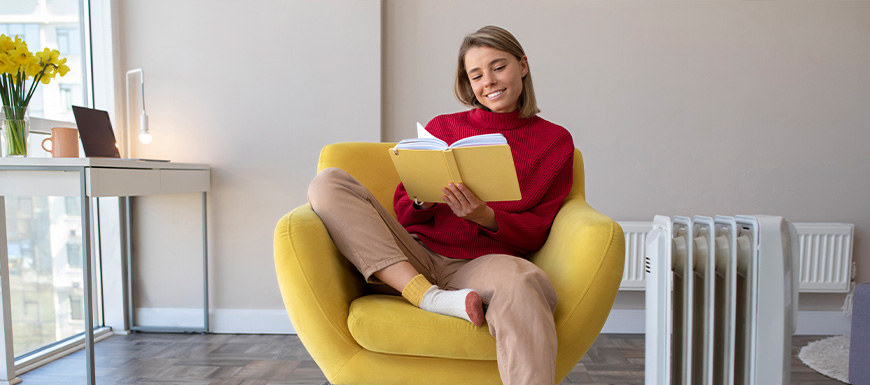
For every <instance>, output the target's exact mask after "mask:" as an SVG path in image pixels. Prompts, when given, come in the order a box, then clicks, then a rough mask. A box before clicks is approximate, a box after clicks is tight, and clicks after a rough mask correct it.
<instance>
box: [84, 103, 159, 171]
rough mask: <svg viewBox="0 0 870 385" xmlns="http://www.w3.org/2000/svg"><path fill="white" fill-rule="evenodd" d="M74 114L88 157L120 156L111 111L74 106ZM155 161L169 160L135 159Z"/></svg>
mask: <svg viewBox="0 0 870 385" xmlns="http://www.w3.org/2000/svg"><path fill="white" fill-rule="evenodd" d="M72 110H73V115H75V118H76V126H78V129H79V137H80V138H81V139H82V148H83V149H84V150H85V156H86V157H88V158H120V157H121V153H120V152H119V151H118V142H117V141H116V140H115V131H114V130H112V121H111V120H110V119H109V113H108V112H106V111H103V110H96V109H93V108H87V107H79V106H72ZM135 160H142V161H153V162H168V160H162V159H135Z"/></svg>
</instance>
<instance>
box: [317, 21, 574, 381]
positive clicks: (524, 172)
mask: <svg viewBox="0 0 870 385" xmlns="http://www.w3.org/2000/svg"><path fill="white" fill-rule="evenodd" d="M454 91H455V93H456V97H457V98H458V99H459V100H460V102H462V103H463V104H465V105H467V106H469V107H471V108H472V109H471V110H469V111H465V112H460V113H455V114H448V115H441V116H438V117H436V118H434V119H433V120H432V121H431V122H429V124H428V125H427V127H426V128H427V130H428V131H429V132H430V133H432V134H433V135H434V136H436V137H438V138H440V139H442V140H444V141H445V142H447V143H453V142H455V141H456V140H459V139H462V138H465V137H468V136H472V135H480V134H490V133H501V134H503V135H504V136H505V138H506V139H507V141H508V144H509V145H510V147H511V152H512V154H513V158H514V163H515V166H516V169H517V176H518V178H519V183H520V190H521V192H522V199H521V200H519V201H511V202H489V203H484V202H482V201H480V200H479V199H477V197H476V196H475V195H474V192H473V191H470V190H469V189H468V188H466V187H465V186H463V185H462V184H458V185H453V184H450V185H448V186H445V187H444V189H443V190H442V192H443V196H442V198H443V200H444V201H445V203H438V204H436V203H431V202H430V203H426V202H414V201H413V200H412V199H410V198H409V197H408V195H407V193H406V192H405V189H404V186H403V185H402V184H401V183H400V184H399V185H398V187H397V188H396V193H395V196H394V200H393V205H394V209H395V212H396V215H397V218H396V219H394V218H393V217H392V216H391V215H390V214H389V212H388V211H387V210H386V209H385V208H384V207H383V206H381V205H380V204H379V203H378V201H377V200H376V199H375V198H374V196H373V195H372V194H371V193H370V192H369V191H368V190H367V189H366V188H365V187H364V186H362V185H361V184H360V183H359V182H357V181H356V180H355V179H354V178H353V177H351V176H350V175H348V174H347V173H346V172H344V171H342V170H339V169H335V168H332V169H326V170H323V171H321V172H320V173H319V174H318V175H317V177H315V179H314V181H313V182H312V183H311V186H310V188H309V193H308V198H309V201H310V203H311V206H312V208H313V209H314V211H315V212H316V213H317V214H318V215H319V216H320V217H321V219H322V220H323V222H324V224H325V225H326V228H327V229H328V230H329V233H330V235H331V236H332V238H333V240H334V242H335V244H336V246H337V247H338V249H339V250H340V251H341V252H342V254H343V255H344V256H345V257H346V258H348V260H350V261H351V262H352V263H353V264H354V265H355V266H356V267H357V269H359V271H360V272H361V273H362V274H363V276H364V277H365V279H366V280H367V281H368V282H369V283H385V284H386V285H388V286H389V287H391V288H393V289H395V290H397V291H398V292H401V294H402V296H403V297H405V298H406V299H408V301H409V302H411V303H412V304H414V305H415V306H418V307H420V308H421V309H423V310H427V311H431V312H435V313H439V314H445V315H450V316H454V317H459V318H463V319H466V320H468V321H470V322H472V323H474V324H475V325H478V326H480V325H482V324H483V323H484V321H485V322H486V323H487V324H488V327H489V331H490V333H491V334H492V335H493V336H494V337H495V339H496V346H497V359H498V367H499V373H500V375H501V378H502V381H503V382H504V383H505V384H545V383H549V384H552V383H553V382H554V380H555V378H554V377H555V362H556V331H555V325H554V323H553V311H554V309H555V307H556V294H555V291H554V289H553V287H552V284H551V283H550V280H549V278H548V277H547V275H546V274H545V273H544V272H543V271H542V270H541V269H539V268H538V267H537V266H535V265H534V264H532V263H531V262H529V261H528V260H526V259H524V257H526V256H528V255H529V254H531V253H533V252H535V251H537V250H538V249H539V248H540V247H541V246H542V245H543V243H544V241H545V240H546V238H547V235H548V233H549V230H550V227H551V225H552V223H553V219H554V218H555V215H556V212H557V211H558V210H559V207H560V206H561V204H562V201H563V200H564V199H565V197H566V196H567V195H568V192H569V191H570V189H571V183H572V172H573V170H572V165H573V155H574V144H573V140H572V139H571V135H570V134H569V133H568V131H567V130H565V129H564V128H562V127H560V126H558V125H555V124H553V123H550V122H548V121H546V120H544V119H541V118H540V117H538V116H536V114H537V113H538V112H539V110H538V108H537V104H536V101H535V94H534V89H533V87H532V77H531V74H530V72H529V64H528V59H527V58H526V56H525V53H524V52H523V49H522V47H521V46H520V44H519V42H518V41H517V40H516V38H514V36H513V35H511V34H510V33H509V32H508V31H506V30H504V29H501V28H499V27H494V26H488V27H484V28H481V29H480V30H478V31H477V32H475V33H472V34H470V35H468V36H466V37H465V39H464V41H463V42H462V45H461V46H460V50H459V58H458V67H457V73H456V81H455V84H454Z"/></svg>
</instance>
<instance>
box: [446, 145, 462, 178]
mask: <svg viewBox="0 0 870 385" xmlns="http://www.w3.org/2000/svg"><path fill="white" fill-rule="evenodd" d="M442 153H443V154H444V162H445V163H446V164H447V171H448V172H449V173H450V180H451V181H452V182H453V184H458V183H462V176H461V175H459V166H457V165H456V157H454V156H453V149H450V148H448V149H446V150H444V151H442Z"/></svg>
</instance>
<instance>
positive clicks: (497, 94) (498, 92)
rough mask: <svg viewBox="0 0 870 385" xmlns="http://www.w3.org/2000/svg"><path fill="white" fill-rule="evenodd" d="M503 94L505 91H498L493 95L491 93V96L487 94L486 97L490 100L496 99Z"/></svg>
mask: <svg viewBox="0 0 870 385" xmlns="http://www.w3.org/2000/svg"><path fill="white" fill-rule="evenodd" d="M502 92H504V90H501V91H496V92H493V93H491V94H487V95H486V97H488V98H494V97H496V96H499V95H501V93H502Z"/></svg>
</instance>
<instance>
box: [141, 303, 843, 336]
mask: <svg viewBox="0 0 870 385" xmlns="http://www.w3.org/2000/svg"><path fill="white" fill-rule="evenodd" d="M136 317H137V318H136V322H137V326H172V327H201V326H202V309H174V308H139V309H136ZM209 322H210V323H211V331H212V332H213V333H226V334H296V330H294V329H293V325H292V324H291V323H290V319H289V318H288V317H287V312H286V311H284V310H283V309H214V310H212V311H211V314H210V321H209ZM851 325H852V324H851V318H849V317H846V316H845V315H843V312H841V311H799V312H798V327H797V331H796V332H795V334H796V335H842V334H849V331H850V330H851ZM644 328H645V319H644V311H643V310H642V309H613V310H612V311H611V312H610V316H609V317H608V318H607V322H605V324H604V328H603V329H602V330H601V332H602V333H609V334H643V333H644Z"/></svg>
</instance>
